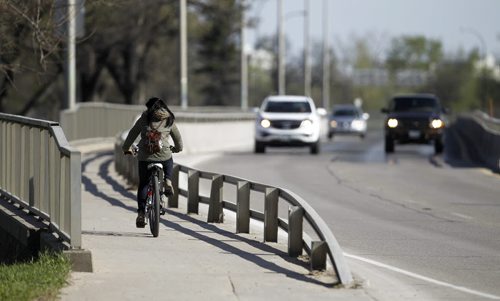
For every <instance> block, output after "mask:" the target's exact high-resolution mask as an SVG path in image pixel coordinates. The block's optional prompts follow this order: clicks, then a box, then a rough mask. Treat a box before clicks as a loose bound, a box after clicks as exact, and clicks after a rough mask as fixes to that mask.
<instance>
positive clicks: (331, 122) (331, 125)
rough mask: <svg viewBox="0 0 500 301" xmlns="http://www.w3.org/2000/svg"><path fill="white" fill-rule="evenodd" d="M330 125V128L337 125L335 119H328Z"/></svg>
mask: <svg viewBox="0 0 500 301" xmlns="http://www.w3.org/2000/svg"><path fill="white" fill-rule="evenodd" d="M330 127H332V128H336V127H337V121H335V120H331V121H330Z"/></svg>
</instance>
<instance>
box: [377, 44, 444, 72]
mask: <svg viewBox="0 0 500 301" xmlns="http://www.w3.org/2000/svg"><path fill="white" fill-rule="evenodd" d="M442 58H443V50H442V45H441V42H440V41H438V40H433V39H427V38H426V37H424V36H402V37H399V38H394V39H393V40H392V44H391V48H390V50H389V53H388V58H387V62H386V64H387V67H388V69H389V70H390V71H391V72H395V71H397V70H401V69H416V70H424V71H426V70H430V69H431V67H432V66H434V65H436V64H437V63H439V62H440V61H441V59H442Z"/></svg>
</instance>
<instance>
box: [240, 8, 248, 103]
mask: <svg viewBox="0 0 500 301" xmlns="http://www.w3.org/2000/svg"><path fill="white" fill-rule="evenodd" d="M245 9H246V1H245V0H241V109H242V110H246V109H247V108H248V61H247V55H246V52H245V43H246V30H245V27H246V20H245Z"/></svg>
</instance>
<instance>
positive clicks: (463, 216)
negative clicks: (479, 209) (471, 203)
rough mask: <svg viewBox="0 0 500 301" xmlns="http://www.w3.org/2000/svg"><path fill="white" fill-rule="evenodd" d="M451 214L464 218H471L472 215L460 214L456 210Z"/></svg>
mask: <svg viewBox="0 0 500 301" xmlns="http://www.w3.org/2000/svg"><path fill="white" fill-rule="evenodd" d="M451 214H452V215H454V216H458V217H461V218H464V219H472V216H468V215H465V214H460V213H457V212H452V213H451Z"/></svg>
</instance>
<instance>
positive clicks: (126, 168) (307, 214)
mask: <svg viewBox="0 0 500 301" xmlns="http://www.w3.org/2000/svg"><path fill="white" fill-rule="evenodd" d="M122 142H123V135H121V136H119V137H118V139H117V141H116V143H115V168H116V171H117V172H118V173H119V174H121V175H122V176H124V177H125V178H126V179H127V180H128V181H130V182H131V183H135V184H138V179H139V177H138V166H137V161H136V158H133V157H131V156H124V155H123V152H122V149H121V145H122ZM181 173H183V174H185V175H186V177H184V178H185V180H186V181H185V182H184V183H183V184H184V185H179V180H180V178H181V177H180V174H181ZM200 179H207V180H209V182H210V195H209V196H205V195H202V194H200ZM172 184H173V186H174V195H173V196H172V197H170V198H169V199H168V207H171V208H178V205H179V195H181V196H184V197H185V198H186V199H187V213H198V210H199V204H200V203H204V204H208V205H209V209H208V218H207V222H209V223H221V222H223V219H224V215H223V208H224V209H227V210H231V211H233V212H235V213H236V232H237V233H248V232H249V229H250V218H253V219H256V220H259V221H261V222H263V223H264V241H265V242H277V239H278V227H280V228H281V229H283V230H284V231H286V232H287V233H288V254H289V255H290V256H292V257H297V256H299V255H301V254H302V251H303V249H304V250H305V251H306V252H307V254H308V255H309V257H310V266H311V269H312V270H320V269H325V268H326V262H327V255H328V257H329V259H330V262H331V264H332V267H333V269H334V271H335V273H336V275H337V277H338V280H339V282H340V283H342V284H349V283H351V282H352V280H353V279H352V275H351V272H350V269H349V267H348V266H347V264H346V262H345V259H344V255H343V253H342V249H341V248H340V246H339V244H338V242H337V240H336V239H335V236H334V235H333V233H332V232H331V231H330V229H329V228H328V226H327V225H326V223H325V222H324V221H323V219H322V218H321V217H320V216H319V215H318V214H317V213H316V211H315V210H314V209H313V208H312V207H311V206H310V205H309V204H307V202H306V201H304V200H303V199H302V198H301V197H299V196H298V195H296V194H295V193H293V192H292V191H290V190H287V189H283V188H279V187H274V186H270V185H266V184H261V183H257V182H253V181H250V180H246V179H242V178H238V177H234V176H230V175H223V174H216V173H212V172H206V171H201V170H197V169H193V168H189V167H187V166H184V165H179V164H174V169H173V176H172ZM226 185H233V186H235V188H236V202H235V203H233V202H229V201H226V200H223V188H224V186H226ZM181 186H183V187H187V189H184V188H181ZM251 192H259V193H264V200H263V201H264V212H259V211H256V210H253V209H250V201H251ZM280 201H284V202H286V203H288V204H289V205H290V206H291V207H289V210H288V219H287V220H285V219H283V218H280V217H279V216H278V204H279V202H280ZM304 220H305V221H306V222H307V223H308V224H309V225H310V227H311V228H312V229H313V230H314V232H315V233H314V235H316V236H317V237H318V238H319V240H310V239H308V237H307V236H304V235H303V221H304Z"/></svg>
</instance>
